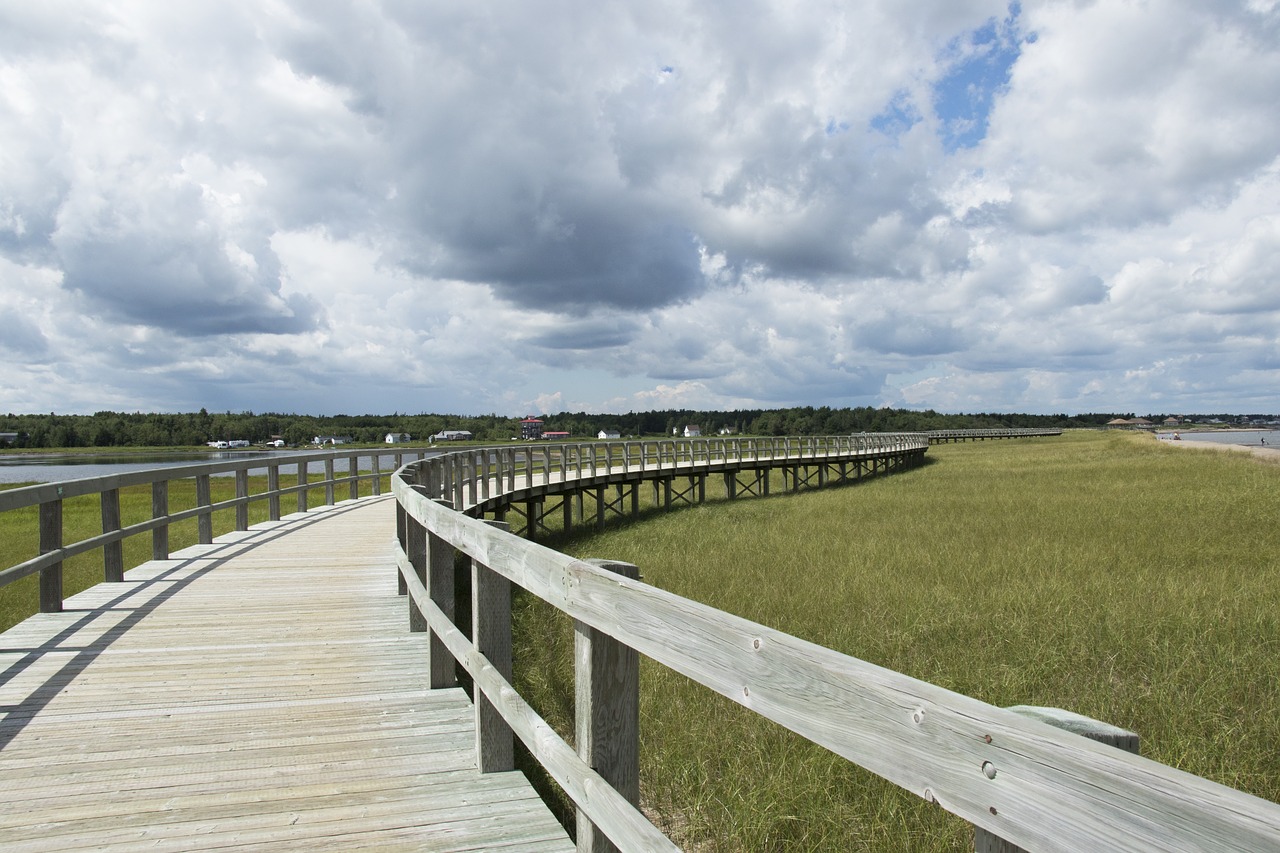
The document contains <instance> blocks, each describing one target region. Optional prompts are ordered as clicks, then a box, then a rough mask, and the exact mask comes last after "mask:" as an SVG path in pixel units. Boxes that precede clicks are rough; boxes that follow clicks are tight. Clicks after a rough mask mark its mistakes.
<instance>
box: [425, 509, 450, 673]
mask: <svg viewBox="0 0 1280 853" xmlns="http://www.w3.org/2000/svg"><path fill="white" fill-rule="evenodd" d="M437 503H439V504H440V505H441V506H445V507H450V506H451V505H450V504H449V502H448V501H437ZM426 534H427V554H426V557H427V559H426V566H425V568H426V577H425V578H424V581H425V585H426V587H427V594H428V595H430V596H431V600H432V601H434V602H435V604H436V606H437V607H439V608H440V609H441V610H442V611H443V612H444V615H445V616H447V617H448V618H449V621H450V622H452V621H454V615H455V599H454V589H453V586H454V584H453V555H454V550H453V546H452V545H450V544H449V542H448V540H445V539H441V538H440V537H439V536H436V535H435V534H434V533H432V532H431V531H430V530H428V531H426ZM427 669H428V670H429V673H430V674H429V676H428V678H429V686H430V687H431V689H433V690H434V689H436V688H439V687H453V686H454V685H455V684H456V683H457V681H458V678H457V673H456V669H455V666H454V662H453V655H452V654H450V653H449V647H448V646H446V645H445V644H444V642H443V641H442V640H441V639H440V638H439V637H437V636H436V635H435V632H434V631H433V632H432V633H431V641H430V643H429V644H428V647H427Z"/></svg>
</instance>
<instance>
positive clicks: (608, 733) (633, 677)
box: [574, 560, 640, 853]
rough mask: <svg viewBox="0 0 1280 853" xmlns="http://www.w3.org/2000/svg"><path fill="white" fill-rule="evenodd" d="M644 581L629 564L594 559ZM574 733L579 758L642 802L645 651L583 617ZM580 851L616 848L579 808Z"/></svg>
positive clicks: (577, 629) (577, 631)
mask: <svg viewBox="0 0 1280 853" xmlns="http://www.w3.org/2000/svg"><path fill="white" fill-rule="evenodd" d="M588 562H590V563H592V564H593V565H596V566H598V567H600V568H602V569H607V570H609V571H612V572H616V573H618V574H620V575H622V576H623V577H628V578H631V579H632V580H639V578H640V570H639V569H638V568H637V567H635V566H633V565H632V564H630V563H620V562H615V561H610V560H589V561H588ZM574 658H575V663H574V672H575V683H576V688H575V711H574V716H575V724H574V729H575V734H576V740H577V749H578V757H579V758H581V759H582V760H583V761H585V762H586V763H587V765H588V766H590V767H591V768H593V769H594V770H595V771H596V772H597V773H599V774H600V775H601V776H602V777H603V778H604V780H605V781H606V782H608V783H609V784H610V785H611V786H613V788H614V789H615V790H616V791H617V792H618V793H620V794H622V796H624V797H626V799H627V801H628V802H630V803H631V804H632V805H635V806H639V804H640V656H639V654H637V653H636V652H635V650H634V649H631V648H629V647H628V646H626V645H623V644H622V643H620V642H618V641H617V640H615V639H614V638H613V637H611V636H609V635H608V634H605V633H604V632H602V631H597V630H596V629H595V628H592V627H591V626H589V625H586V624H583V623H581V622H576V623H575V624H574ZM577 820H578V850H579V851H583V853H587V852H588V851H589V853H603V851H614V850H617V849H618V848H617V847H615V846H614V845H613V844H612V843H611V842H610V841H609V840H608V839H607V838H605V836H604V833H602V832H600V831H599V830H598V829H596V827H595V826H594V825H593V824H592V823H591V821H590V819H589V818H587V816H586V815H585V814H583V813H582V812H581V811H579V812H578V817H577Z"/></svg>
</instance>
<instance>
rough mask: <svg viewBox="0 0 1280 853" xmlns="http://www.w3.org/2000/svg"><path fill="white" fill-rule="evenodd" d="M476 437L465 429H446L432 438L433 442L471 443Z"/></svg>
mask: <svg viewBox="0 0 1280 853" xmlns="http://www.w3.org/2000/svg"><path fill="white" fill-rule="evenodd" d="M473 437H474V436H472V435H471V433H470V432H468V431H467V430H465V429H446V430H442V431H440V432H438V433H436V434H435V435H433V436H431V440H432V441H470V440H471V439H472V438H473Z"/></svg>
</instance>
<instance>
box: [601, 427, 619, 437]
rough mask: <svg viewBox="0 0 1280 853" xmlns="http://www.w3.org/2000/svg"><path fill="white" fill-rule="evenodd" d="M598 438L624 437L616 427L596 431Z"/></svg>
mask: <svg viewBox="0 0 1280 853" xmlns="http://www.w3.org/2000/svg"><path fill="white" fill-rule="evenodd" d="M596 438H622V433H620V432H618V431H617V430H616V429H602V430H600V431H599V432H598V433H596Z"/></svg>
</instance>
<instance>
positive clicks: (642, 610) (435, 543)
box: [392, 434, 1280, 851]
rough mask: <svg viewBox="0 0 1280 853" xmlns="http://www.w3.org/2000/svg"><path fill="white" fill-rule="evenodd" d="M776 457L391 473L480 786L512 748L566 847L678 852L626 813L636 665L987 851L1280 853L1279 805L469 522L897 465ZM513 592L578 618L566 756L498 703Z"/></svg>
mask: <svg viewBox="0 0 1280 853" xmlns="http://www.w3.org/2000/svg"><path fill="white" fill-rule="evenodd" d="M789 441H790V442H793V441H795V440H784V441H783V442H782V443H781V444H773V445H756V446H755V447H754V449H753V448H752V447H751V446H750V445H748V446H745V447H744V446H743V445H742V444H741V443H731V444H726V445H723V446H715V447H714V448H713V447H710V446H708V445H707V444H702V445H699V446H697V447H694V446H690V445H685V444H682V443H680V442H670V443H666V442H663V443H658V446H656V447H655V446H653V445H648V446H645V447H643V448H641V447H632V448H631V449H629V450H626V451H621V450H618V449H617V448H611V449H605V450H602V451H598V452H599V453H603V454H608V456H607V459H608V461H607V463H606V461H605V458H604V457H601V456H597V455H594V454H595V453H597V451H594V450H592V451H588V450H587V449H585V447H584V448H581V449H571V450H568V452H561V453H560V454H558V455H557V454H555V453H554V451H552V450H550V449H547V448H542V447H539V448H523V449H519V450H513V451H512V452H513V453H517V454H521V453H523V454H526V455H524V456H522V457H520V461H519V462H516V461H514V457H505V458H504V459H503V460H502V461H498V460H495V459H492V458H489V459H486V460H485V461H483V462H478V461H477V459H476V457H475V456H474V454H473V452H472V451H464V452H462V453H461V454H448V455H446V456H443V457H438V458H432V459H427V460H423V461H421V462H418V463H415V464H413V465H410V466H407V467H406V468H404V469H402V470H400V471H398V472H397V473H396V475H395V476H394V477H393V478H392V489H393V492H394V494H395V497H396V501H397V509H398V513H399V522H400V524H399V531H400V544H401V551H400V559H399V571H400V577H401V581H402V583H403V584H404V589H405V591H406V592H407V593H408V595H409V597H410V607H409V611H410V612H409V616H410V618H409V624H410V630H412V631H429V632H430V634H431V640H430V643H429V649H430V671H431V686H432V687H433V688H443V687H451V686H453V685H454V684H455V683H456V682H455V661H456V662H457V663H458V664H460V665H461V666H462V667H463V668H464V669H465V670H466V671H467V672H468V673H469V674H470V676H471V677H472V679H473V680H474V684H475V709H476V710H475V713H476V718H477V727H476V729H477V763H478V765H479V767H480V769H481V770H482V771H501V770H508V769H511V766H512V759H511V755H512V738H513V737H518V738H519V739H520V740H521V741H522V742H523V743H524V745H525V746H526V747H527V748H528V750H529V751H530V753H531V754H532V755H533V756H534V757H535V758H536V760H538V761H539V762H541V764H542V765H543V766H544V767H545V768H546V769H547V771H548V773H549V774H550V775H551V777H552V778H553V779H555V780H556V782H557V783H558V784H559V785H560V786H561V787H562V788H563V789H564V791H565V792H566V793H567V794H568V795H569V797H570V798H572V800H573V802H574V803H575V804H576V807H577V809H578V814H579V833H578V839H579V842H578V843H579V849H583V850H601V849H608V848H609V847H611V846H616V848H618V849H622V850H662V849H674V848H673V845H672V844H671V842H670V841H669V840H668V839H667V838H666V837H665V836H663V835H662V833H660V832H659V831H658V830H657V829H656V828H655V827H653V826H652V825H651V824H650V823H649V822H648V821H647V820H646V819H645V818H644V816H643V815H642V814H641V812H640V811H639V810H638V808H637V799H638V792H639V784H638V775H637V774H638V770H637V767H638V752H637V750H638V738H637V731H636V726H637V718H638V712H637V701H638V700H637V698H636V697H637V695H638V687H637V686H636V685H637V684H638V676H637V672H638V657H637V656H638V655H644V656H646V657H649V658H650V659H652V660H653V661H656V662H658V663H659V664H662V665H664V666H667V667H669V668H671V669H673V670H675V671H676V672H679V673H681V674H683V675H685V676H686V677H688V678H690V679H692V680H694V681H696V682H698V683H699V684H702V685H705V686H707V687H709V688H711V689H712V690H715V691H716V692H718V693H720V694H722V695H724V696H727V697H729V698H730V699H732V700H734V701H735V702H738V703H740V704H742V705H743V706H745V707H747V708H750V709H751V710H753V711H755V712H756V713H758V714H760V715H761V716H763V717H765V718H767V719H769V720H772V721H774V722H775V723H777V724H779V725H782V726H784V727H786V728H788V729H790V730H792V731H794V732H797V733H798V734H800V735H802V736H804V737H806V738H808V739H809V740H811V741H813V742H815V743H818V744H821V745H822V746H824V747H826V748H827V749H829V750H831V751H833V752H835V753H837V754H839V755H841V756H843V757H845V758H847V759H848V760H850V761H852V762H855V763H857V764H859V765H861V766H863V767H865V768H867V769H869V770H871V771H873V772H875V773H877V774H879V775H880V776H883V777H884V778H886V779H888V780H890V781H892V782H894V783H896V784H898V785H900V786H902V787H904V788H906V789H908V790H910V791H913V792H915V793H916V794H918V795H919V796H921V797H923V798H925V799H926V800H929V801H931V802H934V803H937V804H938V805H940V806H941V807H942V808H945V809H947V810H948V811H950V812H952V813H954V814H956V815H959V816H960V817H962V818H964V819H965V820H967V821H969V822H971V823H973V824H974V825H975V826H976V827H977V828H978V829H979V830H980V834H981V835H982V837H983V838H985V839H986V840H985V841H981V842H980V843H981V844H983V845H985V846H983V848H982V849H1000V850H1010V849H1017V848H1015V847H1013V846H1012V845H1018V846H1020V847H1023V848H1026V849H1030V850H1133V851H1148V850H1214V851H1218V850H1275V849H1280V806H1278V805H1276V804H1275V803H1271V802H1268V801H1265V800H1262V799H1259V798H1257V797H1253V796H1250V795H1248V794H1244V793H1242V792H1239V791H1235V790H1233V789H1230V788H1227V787H1224V786H1222V785H1219V784H1217V783H1214V782H1211V781H1208V780H1206V779H1202V778H1200V777H1197V776H1193V775H1190V774H1188V773H1184V772H1181V771H1178V770H1175V769H1173V768H1170V767H1167V766H1165V765H1162V764H1158V763H1156V762H1153V761H1149V760H1147V759H1144V758H1141V757H1139V756H1137V755H1132V754H1130V753H1128V752H1125V751H1124V750H1121V749H1113V748H1111V747H1109V746H1106V745H1103V744H1101V743H1098V742H1095V741H1094V740H1090V739H1086V738H1083V737H1079V736H1078V735H1077V734H1075V733H1073V732H1072V731H1070V730H1066V729H1063V728H1059V727H1056V726H1055V725H1051V724H1050V723H1048V722H1044V721H1043V720H1044V719H1049V720H1056V721H1059V722H1062V721H1063V718H1066V720H1065V721H1066V723H1067V724H1068V728H1070V726H1071V724H1078V723H1080V722H1081V719H1082V718H1073V717H1072V715H1069V714H1065V713H1062V712H1056V711H1045V710H1043V709H1041V710H1039V711H1037V710H1036V709H1030V711H1029V713H1030V714H1031V716H1028V715H1027V713H1025V712H1019V711H1018V710H1012V709H1002V708H998V707H994V706H992V705H988V704H985V703H983V702H980V701H978V700H976V699H972V698H970V697H967V696H964V695H962V694H959V693H955V692H952V691H950V690H946V689H943V688H941V687H938V686H936V685H933V684H929V683H927V682H923V681H919V680H917V679H914V678H910V677H908V676H906V675H903V674H901V673H897V672H893V671H891V670H887V669H884V668H881V667H878V666H875V665H873V664H870V663H867V662H865V661H861V660H858V659H856V658H852V657H849V656H847V655H843V654H840V653H838V652H835V651H832V650H830V649H826V648H823V647H821V646H817V645H815V644H813V643H809V642H806V641H804V640H801V639H798V638H796V637H792V636H789V635H787V634H784V633H781V632H779V631H775V630H772V629H770V628H768V627H767V626H764V625H760V624H758V623H754V622H750V621H748V620H746V619H742V618H739V617H737V616H733V615H731V614H729V613H724V612H722V611H719V610H716V609H714V608H711V607H707V606H705V605H703V604H699V603H698V602H695V601H690V600H688V599H685V598H681V597H679V596H676V595H673V594H671V593H668V592H665V591H663V590H661V589H657V588H655V587H652V586H649V585H647V584H645V583H642V582H641V581H639V580H638V579H637V577H638V570H637V569H636V567H634V566H631V565H629V564H616V563H604V564H593V563H591V562H584V561H581V560H577V559H574V558H572V557H569V556H566V555H564V554H561V553H558V552H556V551H553V550H550V549H548V548H545V547H542V546H540V545H538V544H536V543H533V542H529V541H526V540H524V539H521V538H518V537H516V536H513V535H512V534H511V533H509V532H508V531H506V530H505V529H504V528H505V525H504V524H503V523H501V522H497V521H493V520H486V519H484V518H483V517H473V516H476V515H477V508H478V507H480V506H481V505H482V504H483V503H484V500H486V499H482V498H481V497H479V496H480V495H481V494H482V493H485V490H486V489H488V490H489V492H488V494H489V499H491V498H492V497H493V493H494V491H495V490H502V491H505V492H517V491H520V490H522V489H524V490H527V489H530V488H533V487H534V485H535V484H536V485H538V486H539V487H542V488H553V487H560V488H564V489H572V488H577V487H578V485H577V482H578V478H581V477H583V476H593V475H594V476H598V475H599V474H600V471H601V466H602V465H605V464H608V465H610V466H613V468H615V469H618V468H620V467H621V465H622V464H627V465H630V466H637V465H644V466H648V468H647V470H651V471H653V472H654V473H655V475H656V474H657V473H658V472H659V471H681V470H696V469H698V468H706V467H708V466H714V465H719V464H730V461H731V460H736V461H737V462H746V461H748V457H749V456H750V455H751V454H752V453H753V452H755V453H760V452H763V453H774V454H776V456H775V457H774V459H773V461H774V462H775V463H776V464H778V465H783V464H786V463H788V462H794V461H796V460H797V459H798V458H800V457H796V456H791V455H790V454H792V453H801V452H817V451H819V449H820V448H822V449H824V450H826V451H829V452H832V453H837V452H843V453H848V454H850V458H852V457H853V456H855V455H857V454H875V453H894V452H899V451H896V450H891V449H883V450H871V449H867V448H860V449H857V448H855V447H854V446H853V445H849V444H843V443H842V441H843V440H841V441H834V442H833V443H832V444H826V445H824V444H821V443H813V444H805V443H804V441H805V440H802V441H801V442H800V443H799V444H798V445H797V444H791V443H788V442H789ZM902 441H903V443H904V445H905V444H909V443H911V442H912V441H914V442H927V439H926V438H925V437H924V436H923V434H916V435H915V436H914V437H913V438H912V439H905V438H904V439H902ZM564 450H565V448H562V451H564ZM584 454H585V455H584ZM737 454H743V456H741V457H740V456H737ZM810 458H812V457H810ZM623 460H625V462H624V461H623ZM751 461H752V462H753V463H755V462H760V463H762V460H759V459H758V457H757V459H755V460H751ZM477 465H479V467H477ZM512 465H514V466H515V468H512V467H509V466H512ZM517 470H518V471H520V472H521V473H513V472H514V471H517ZM593 472H594V474H593ZM557 484H559V486H557ZM458 554H461V555H464V556H465V557H466V558H467V559H468V560H469V562H470V565H471V572H470V580H471V584H472V590H471V601H472V614H471V616H472V619H471V624H472V633H471V635H470V636H467V635H465V634H464V633H463V632H462V631H460V630H459V629H458V628H457V627H456V625H455V623H454V615H455V614H454V608H455V589H454V583H455V575H454V564H455V556H457V555H458ZM511 584H516V585H518V586H519V587H521V588H523V589H525V590H528V591H529V592H531V593H532V594H534V595H536V596H538V597H539V598H542V599H543V600H545V601H547V602H550V603H551V604H552V605H554V606H555V607H557V608H558V609H560V610H561V611H563V612H564V613H566V614H568V615H569V616H570V617H572V618H573V619H574V620H575V625H576V644H577V648H576V654H575V660H576V679H577V688H576V710H575V713H576V724H575V728H576V743H577V750H576V751H575V750H574V749H573V748H571V747H570V746H568V744H567V743H566V742H565V741H564V740H563V739H562V738H561V737H560V736H559V735H558V734H557V733H556V732H554V731H553V730H552V729H551V728H550V726H548V725H547V723H546V722H545V721H543V720H542V719H541V718H540V717H539V716H538V715H537V714H536V713H535V712H534V710H533V709H532V708H531V707H530V706H529V704H528V703H527V702H526V701H525V700H524V699H523V698H522V697H521V696H520V695H519V694H518V693H517V692H516V691H515V689H514V688H513V687H512V685H511V614H510V597H511ZM602 685H609V688H608V689H605V688H604V687H602ZM1024 710H1025V709H1024ZM1085 722H1086V723H1087V722H1089V721H1085ZM1121 734H1122V735H1124V734H1125V733H1121ZM1125 739H1126V738H1124V737H1121V738H1120V740H1125Z"/></svg>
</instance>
